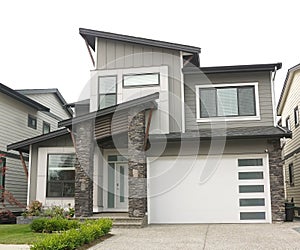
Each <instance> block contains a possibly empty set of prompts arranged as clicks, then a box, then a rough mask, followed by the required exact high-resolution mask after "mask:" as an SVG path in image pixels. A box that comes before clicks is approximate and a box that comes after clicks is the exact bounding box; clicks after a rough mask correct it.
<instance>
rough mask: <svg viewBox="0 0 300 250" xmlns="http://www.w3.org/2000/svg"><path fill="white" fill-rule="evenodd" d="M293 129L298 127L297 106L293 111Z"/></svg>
mask: <svg viewBox="0 0 300 250" xmlns="http://www.w3.org/2000/svg"><path fill="white" fill-rule="evenodd" d="M294 120H295V127H298V126H299V109H298V106H297V107H296V108H295V109H294Z"/></svg>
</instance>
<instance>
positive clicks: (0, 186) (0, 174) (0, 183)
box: [0, 157, 6, 202]
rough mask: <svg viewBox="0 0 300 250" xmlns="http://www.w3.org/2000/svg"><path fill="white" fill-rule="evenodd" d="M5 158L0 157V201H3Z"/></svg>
mask: <svg viewBox="0 0 300 250" xmlns="http://www.w3.org/2000/svg"><path fill="white" fill-rule="evenodd" d="M5 168H6V158H5V157H0V201H1V202H2V201H3V200H4V196H3V195H4V188H5Z"/></svg>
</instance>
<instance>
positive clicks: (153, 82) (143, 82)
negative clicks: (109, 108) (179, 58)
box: [123, 73, 159, 87]
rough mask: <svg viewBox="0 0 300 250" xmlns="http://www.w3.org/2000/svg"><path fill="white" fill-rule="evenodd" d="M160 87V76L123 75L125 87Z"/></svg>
mask: <svg viewBox="0 0 300 250" xmlns="http://www.w3.org/2000/svg"><path fill="white" fill-rule="evenodd" d="M157 85H159V74H158V73H148V74H134V75H133V74H132V75H123V87H145V86H148V87H149V86H157Z"/></svg>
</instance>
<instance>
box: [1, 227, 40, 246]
mask: <svg viewBox="0 0 300 250" xmlns="http://www.w3.org/2000/svg"><path fill="white" fill-rule="evenodd" d="M44 236H45V234H39V233H34V232H32V231H31V230H30V225H29V224H28V225H17V224H9V225H6V224H0V244H32V243H33V242H34V241H36V240H38V239H40V238H42V237H44Z"/></svg>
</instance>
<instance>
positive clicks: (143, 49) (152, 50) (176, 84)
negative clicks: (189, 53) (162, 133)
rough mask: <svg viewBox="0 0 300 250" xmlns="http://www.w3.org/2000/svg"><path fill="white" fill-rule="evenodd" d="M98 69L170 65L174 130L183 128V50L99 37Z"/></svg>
mask: <svg viewBox="0 0 300 250" xmlns="http://www.w3.org/2000/svg"><path fill="white" fill-rule="evenodd" d="M97 44H98V46H97V50H96V51H97V60H96V69H98V70H106V69H117V68H139V67H150V66H162V65H166V66H168V71H169V77H168V80H169V93H170V94H169V112H170V131H171V132H178V131H180V128H181V103H180V99H181V87H180V82H181V65H180V52H179V51H173V50H168V49H161V48H156V47H151V46H142V45H138V44H136V45H132V44H128V43H123V42H117V41H112V40H107V39H98V40H97Z"/></svg>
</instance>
